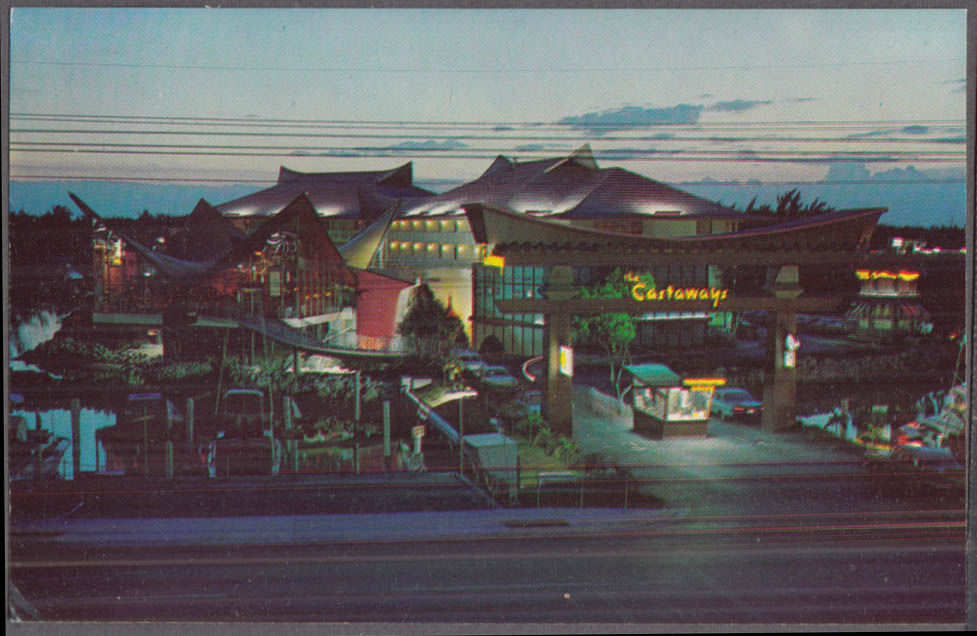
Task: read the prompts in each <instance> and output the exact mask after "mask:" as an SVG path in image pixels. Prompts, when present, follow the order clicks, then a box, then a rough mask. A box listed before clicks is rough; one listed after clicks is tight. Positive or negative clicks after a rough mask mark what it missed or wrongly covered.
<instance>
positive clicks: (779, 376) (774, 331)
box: [761, 265, 804, 432]
mask: <svg viewBox="0 0 977 636" xmlns="http://www.w3.org/2000/svg"><path fill="white" fill-rule="evenodd" d="M767 278H768V281H769V282H768V284H767V287H766V289H767V291H769V292H770V293H772V294H773V295H774V296H775V297H776V298H779V299H784V300H788V299H793V298H797V297H798V296H800V295H801V293H803V291H804V290H803V288H802V287H801V286H800V285H799V284H798V273H797V266H796V265H784V266H783V267H780V268H779V269H778V268H773V267H772V268H770V269H769V270H768V272H767ZM796 324H797V321H796V314H795V312H794V311H793V310H787V309H779V310H777V311H775V312H772V316H771V319H770V321H769V323H768V325H767V342H766V344H767V347H766V358H765V364H764V378H763V418H762V420H761V427H762V428H763V430H765V431H770V432H776V431H781V430H784V429H786V428H789V427H790V426H791V425H792V424H793V422H794V415H795V409H796V396H797V373H796V367H795V366H794V365H793V364H791V365H790V366H787V365H786V364H785V356H784V354H785V352H786V351H787V348H788V347H787V342H786V340H787V336H788V334H793V333H794V330H795V328H796Z"/></svg>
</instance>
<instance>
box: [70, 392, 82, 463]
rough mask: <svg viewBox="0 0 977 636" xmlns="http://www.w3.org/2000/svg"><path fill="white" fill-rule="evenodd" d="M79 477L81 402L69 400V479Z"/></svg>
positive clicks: (76, 399) (75, 399) (74, 399)
mask: <svg viewBox="0 0 977 636" xmlns="http://www.w3.org/2000/svg"><path fill="white" fill-rule="evenodd" d="M80 476H81V400H79V399H78V398H72V399H71V478H72V479H78V478H79V477H80Z"/></svg>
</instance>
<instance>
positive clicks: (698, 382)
mask: <svg viewBox="0 0 977 636" xmlns="http://www.w3.org/2000/svg"><path fill="white" fill-rule="evenodd" d="M682 384H684V385H685V386H690V387H693V390H694V389H695V388H696V387H703V388H705V387H712V386H723V385H724V384H726V378H685V379H684V380H682Z"/></svg>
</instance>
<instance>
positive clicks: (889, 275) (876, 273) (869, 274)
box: [855, 269, 919, 281]
mask: <svg viewBox="0 0 977 636" xmlns="http://www.w3.org/2000/svg"><path fill="white" fill-rule="evenodd" d="M855 278H857V279H858V280H878V279H879V278H883V279H886V280H895V279H897V278H898V279H900V280H905V281H913V280H916V279H917V278H919V272H910V271H906V270H902V271H900V272H899V273H898V274H897V273H895V272H890V271H887V270H867V269H860V270H857V271H856V272H855Z"/></svg>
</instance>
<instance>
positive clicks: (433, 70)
mask: <svg viewBox="0 0 977 636" xmlns="http://www.w3.org/2000/svg"><path fill="white" fill-rule="evenodd" d="M961 61H963V60H962V59H961V58H935V59H929V60H877V61H851V60H849V61H845V62H799V63H794V64H754V63H749V62H745V63H742V64H725V65H719V66H708V65H695V66H693V65H688V66H609V67H551V68H530V67H522V68H499V67H492V68H443V67H400V68H396V67H389V66H374V67H355V66H336V67H325V66H247V65H240V64H145V63H139V62H96V61H78V60H72V61H63V60H11V61H10V63H11V65H22V66H67V67H89V68H136V69H157V70H175V71H186V70H190V71H245V72H272V73H281V72H286V73H370V74H375V73H384V74H397V73H422V74H485V75H505V74H531V73H653V72H671V71H705V70H737V71H765V70H770V69H790V68H840V67H846V66H899V65H925V64H944V63H949V62H954V63H956V62H961Z"/></svg>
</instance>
